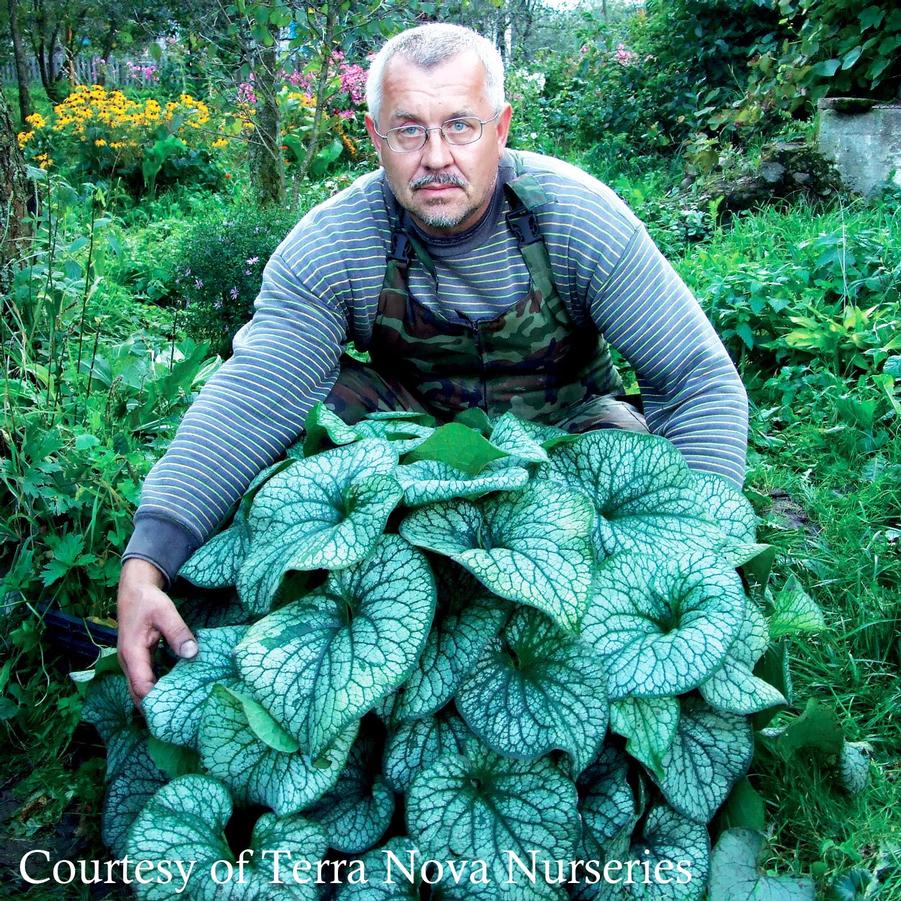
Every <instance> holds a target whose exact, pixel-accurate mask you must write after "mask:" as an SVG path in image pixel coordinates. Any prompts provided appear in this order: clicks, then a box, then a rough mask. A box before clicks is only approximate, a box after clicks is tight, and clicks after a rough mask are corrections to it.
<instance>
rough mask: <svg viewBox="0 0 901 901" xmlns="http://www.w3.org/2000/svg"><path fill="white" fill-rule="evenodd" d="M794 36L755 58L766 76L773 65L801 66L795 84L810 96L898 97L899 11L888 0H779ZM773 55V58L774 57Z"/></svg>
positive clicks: (900, 60)
mask: <svg viewBox="0 0 901 901" xmlns="http://www.w3.org/2000/svg"><path fill="white" fill-rule="evenodd" d="M779 10H780V12H781V13H782V15H783V16H785V17H786V18H788V19H789V20H790V21H791V24H792V28H793V31H794V38H795V39H794V40H793V41H791V42H789V43H788V44H787V45H786V46H784V47H783V48H782V54H781V56H780V55H779V54H778V53H777V54H775V55H771V56H770V57H769V58H768V59H767V60H765V59H764V58H763V57H761V58H760V59H758V60H757V61H756V65H757V68H758V69H759V70H760V71H761V73H762V75H763V76H764V78H765V77H766V76H768V75H769V76H771V77H772V68H773V67H774V66H781V67H787V66H791V67H793V68H795V69H796V70H799V72H800V78H799V79H798V80H797V86H798V88H799V89H806V91H807V93H808V94H809V96H810V99H811V100H816V99H817V98H819V97H821V96H824V95H828V96H831V97H841V96H846V97H869V98H873V99H875V100H884V101H892V100H897V99H898V98H899V97H901V56H899V53H898V50H899V48H901V11H899V9H898V7H897V5H896V4H895V3H892V2H890V0H850V2H849V0H780V2H779ZM774 56H775V58H774Z"/></svg>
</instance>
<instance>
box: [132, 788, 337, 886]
mask: <svg viewBox="0 0 901 901" xmlns="http://www.w3.org/2000/svg"><path fill="white" fill-rule="evenodd" d="M231 813H232V800H231V797H230V796H229V793H228V790H227V789H226V787H225V786H224V785H223V784H222V783H221V782H219V781H217V780H216V779H211V778H210V777H209V776H200V775H193V774H192V775H188V776H182V777H180V778H179V779H174V780H173V781H172V782H170V783H169V784H168V785H165V786H163V788H161V789H160V790H159V791H158V792H157V793H156V794H155V795H154V796H153V798H151V799H150V801H149V802H148V803H147V804H146V805H145V807H144V809H143V810H142V811H141V812H140V813H139V814H138V816H137V818H136V819H135V822H134V824H133V825H132V827H131V829H130V830H129V833H128V842H127V850H128V855H129V857H131V858H132V859H136V860H172V861H183V862H184V865H185V866H187V865H188V864H189V863H190V862H192V861H193V862H194V865H193V869H192V872H191V874H190V877H189V879H188V890H189V893H190V894H189V897H190V898H192V899H197V901H223V899H224V901H256V899H260V901H262V899H265V901H289V899H291V901H314V899H317V898H318V897H319V890H318V888H317V887H316V886H315V884H312V883H311V884H310V885H303V884H301V883H295V882H293V881H288V880H284V881H283V884H278V883H275V882H274V880H273V875H274V874H273V866H274V861H273V856H274V855H272V854H271V851H272V850H286V851H290V852H291V854H292V856H293V859H294V860H297V859H299V858H303V859H307V860H318V859H319V858H321V857H322V856H323V854H324V853H325V849H326V839H325V835H324V833H323V831H322V829H321V828H320V827H319V826H317V825H316V824H315V823H311V822H310V821H309V820H306V819H304V818H303V817H300V816H290V817H282V818H277V817H276V816H275V814H272V813H266V814H263V816H261V817H260V818H259V820H257V822H256V824H255V825H254V828H253V834H252V836H251V840H250V847H251V848H252V849H253V850H254V851H255V853H254V854H253V855H251V856H249V858H248V861H247V863H246V865H245V867H244V881H243V882H239V881H238V879H237V878H234V879H231V880H228V881H225V882H223V884H222V885H217V884H216V883H215V882H214V881H213V879H212V878H211V873H210V869H211V867H212V865H213V864H214V863H215V862H216V861H218V860H228V861H231V862H232V863H234V862H235V860H236V857H235V855H234V854H233V853H232V851H231V850H230V848H229V846H228V843H227V842H226V840H225V836H224V832H223V831H224V829H225V826H226V824H227V823H228V820H229V818H230V817H231ZM265 850H269V851H270V854H269V855H268V856H264V855H263V853H262V852H263V851H265ZM282 866H283V867H284V859H283V860H282ZM225 872H226V871H225V870H224V869H222V870H220V872H219V875H220V878H221V877H222V876H223V875H224V874H225ZM173 877H174V879H173V882H172V883H166V882H160V883H156V882H148V883H147V884H140V883H136V884H135V886H134V888H135V890H136V892H137V895H138V897H139V898H141V899H146V901H171V898H172V897H173V896H174V895H175V893H176V890H177V887H178V883H179V880H180V878H181V877H180V876H179V874H178V872H177V871H176V870H175V869H174V868H173Z"/></svg>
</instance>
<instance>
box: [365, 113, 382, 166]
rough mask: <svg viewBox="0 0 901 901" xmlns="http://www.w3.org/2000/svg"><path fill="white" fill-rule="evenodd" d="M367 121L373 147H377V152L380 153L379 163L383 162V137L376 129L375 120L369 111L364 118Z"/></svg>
mask: <svg viewBox="0 0 901 901" xmlns="http://www.w3.org/2000/svg"><path fill="white" fill-rule="evenodd" d="M363 121H364V122H365V123H366V131H367V132H369V138H370V140H371V141H372V145H373V147H375V152H376V154H377V155H378V158H379V163H381V162H382V139H381V138H380V137H379V135H378V132H377V131H376V130H375V122H374V121H373V119H372V116H370V115H369V113H366V116H365V117H364V120H363Z"/></svg>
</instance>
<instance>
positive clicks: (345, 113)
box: [338, 109, 356, 119]
mask: <svg viewBox="0 0 901 901" xmlns="http://www.w3.org/2000/svg"><path fill="white" fill-rule="evenodd" d="M355 115H356V113H355V112H354V111H353V110H352V109H342V110H338V116H339V117H340V118H342V119H353V117H354V116H355Z"/></svg>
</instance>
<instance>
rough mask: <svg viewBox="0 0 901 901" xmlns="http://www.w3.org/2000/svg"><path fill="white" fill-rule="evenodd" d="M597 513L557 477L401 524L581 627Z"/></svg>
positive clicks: (508, 591) (500, 591) (411, 536)
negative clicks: (592, 536)
mask: <svg viewBox="0 0 901 901" xmlns="http://www.w3.org/2000/svg"><path fill="white" fill-rule="evenodd" d="M592 519H593V510H592V507H591V503H590V501H588V499H587V498H586V497H584V496H583V495H581V494H579V493H578V492H574V491H568V490H566V489H565V488H564V487H561V486H559V485H555V484H552V483H549V482H542V483H532V484H531V485H529V487H527V488H525V489H524V490H523V491H520V492H509V493H505V494H503V495H501V496H499V497H498V496H490V497H488V498H485V499H483V500H482V501H480V502H479V503H478V504H475V503H471V502H470V501H451V502H449V503H443V504H434V505H432V506H429V507H424V508H421V509H419V510H416V511H414V512H413V513H411V514H410V515H409V516H407V518H406V519H404V521H403V522H402V523H401V525H400V533H401V535H403V536H404V538H406V539H407V540H408V541H409V542H411V543H412V544H416V545H419V546H420V547H425V548H428V549H429V550H432V551H435V552H437V553H439V554H444V555H445V556H448V557H450V558H451V559H453V560H456V561H457V562H458V563H459V564H461V565H462V566H464V567H465V568H466V569H468V570H469V571H470V572H471V573H472V574H473V575H474V576H475V577H476V578H477V579H478V580H479V581H480V582H482V584H483V585H485V586H486V587H488V588H489V589H490V590H491V591H493V592H494V593H495V594H497V595H499V596H500V597H502V598H507V599H508V600H511V601H518V602H520V603H522V604H528V605H530V606H533V607H537V608H538V609H539V610H541V611H543V612H544V613H547V615H548V616H550V617H551V619H553V620H554V621H555V622H556V623H558V625H560V626H561V627H562V628H564V629H568V630H570V631H575V630H576V629H577V628H578V626H579V623H580V621H581V618H582V615H583V613H584V611H585V607H586V604H587V599H588V591H589V588H590V585H591V574H592V554H591V547H590V544H589V541H588V537H587V536H588V534H589V532H590V529H591V522H592Z"/></svg>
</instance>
